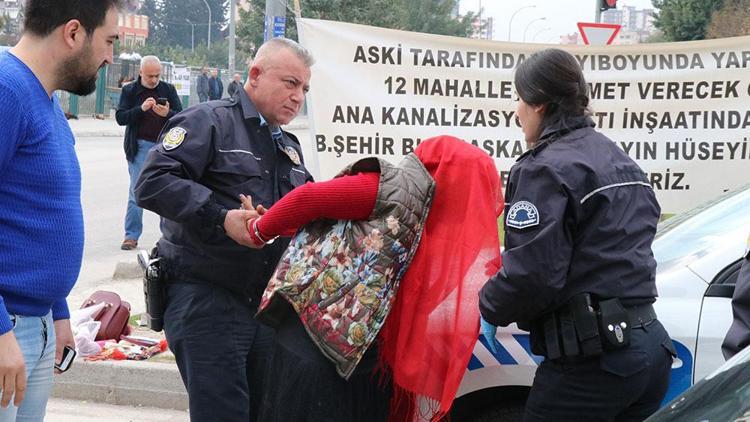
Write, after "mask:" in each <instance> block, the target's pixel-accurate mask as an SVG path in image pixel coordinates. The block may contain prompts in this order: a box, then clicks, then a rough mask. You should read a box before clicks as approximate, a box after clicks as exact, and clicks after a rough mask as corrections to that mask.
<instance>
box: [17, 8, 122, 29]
mask: <svg viewBox="0 0 750 422" xmlns="http://www.w3.org/2000/svg"><path fill="white" fill-rule="evenodd" d="M122 4H123V0H27V1H26V7H25V10H24V15H25V17H24V21H23V26H24V32H29V33H31V34H34V35H37V36H40V37H46V36H47V35H49V34H51V33H52V31H54V30H55V28H57V27H58V26H60V25H65V24H66V23H67V22H68V21H71V20H73V19H77V20H78V21H79V22H81V25H82V26H83V28H84V29H85V30H86V33H87V34H89V35H91V34H92V33H93V32H94V30H95V29H96V28H98V27H100V26H102V25H103V24H104V18H105V16H106V15H107V12H108V11H109V9H110V8H111V7H113V6H114V7H116V8H117V9H121V8H122Z"/></svg>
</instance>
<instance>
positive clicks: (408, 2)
mask: <svg viewBox="0 0 750 422" xmlns="http://www.w3.org/2000/svg"><path fill="white" fill-rule="evenodd" d="M300 3H301V9H302V16H304V17H306V18H312V19H325V20H332V21H340V22H351V23H359V24H363V25H371V26H379V27H382V28H391V29H402V30H405V31H416V32H426V33H430V34H441V35H454V36H459V37H465V36H468V35H469V34H470V33H471V22H472V21H473V20H474V18H475V17H476V15H475V14H473V13H469V14H467V15H466V16H463V17H461V18H460V19H455V18H453V17H452V16H451V12H452V11H453V9H454V8H455V6H456V4H457V3H458V0H301V2H300ZM264 14H265V0H251V1H250V10H249V11H244V10H240V21H239V22H238V23H237V38H238V48H239V49H241V50H242V51H244V52H245V53H247V54H248V55H252V54H254V52H255V49H256V47H257V46H259V45H260V44H262V43H263V29H264V21H263V19H264ZM286 37H287V38H291V39H297V25H296V22H295V19H294V15H293V14H292V13H291V12H287V28H286Z"/></svg>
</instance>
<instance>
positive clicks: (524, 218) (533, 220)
mask: <svg viewBox="0 0 750 422" xmlns="http://www.w3.org/2000/svg"><path fill="white" fill-rule="evenodd" d="M505 224H506V225H508V227H513V228H516V229H526V228H529V227H534V226H537V225H539V211H538V210H537V209H536V206H535V205H534V204H532V203H531V202H528V201H518V202H516V203H515V204H513V205H512V206H511V207H510V209H509V210H508V216H507V217H506V218H505Z"/></svg>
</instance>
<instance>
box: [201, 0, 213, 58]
mask: <svg viewBox="0 0 750 422" xmlns="http://www.w3.org/2000/svg"><path fill="white" fill-rule="evenodd" d="M203 4H205V5H206V9H208V41H207V44H208V48H211V6H209V5H208V2H207V1H206V0H203Z"/></svg>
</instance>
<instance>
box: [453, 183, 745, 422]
mask: <svg viewBox="0 0 750 422" xmlns="http://www.w3.org/2000/svg"><path fill="white" fill-rule="evenodd" d="M748 234H750V185H748V186H745V187H743V188H740V189H737V190H734V191H732V192H729V193H727V194H725V195H724V196H722V197H720V198H719V199H717V200H714V201H712V202H709V203H706V204H704V205H701V206H699V207H697V208H695V209H693V210H691V211H688V212H686V213H683V214H680V215H678V216H675V217H672V218H670V219H669V220H666V221H665V222H664V223H662V224H660V225H659V229H658V230H657V234H656V239H655V241H654V244H653V250H654V255H655V257H656V261H657V273H656V284H657V288H658V292H659V297H658V298H657V300H656V303H655V305H654V306H655V308H656V312H657V314H658V315H659V320H660V321H661V322H662V324H663V325H664V327H665V328H666V329H667V331H668V332H669V334H670V336H671V337H672V339H673V342H674V345H675V348H676V349H677V355H678V357H677V359H675V361H674V363H673V365H672V377H671V382H670V388H669V391H668V392H667V396H666V398H665V399H664V403H667V402H668V401H670V400H671V399H672V398H674V397H675V396H677V395H679V394H680V393H681V392H683V391H684V390H685V389H687V388H688V387H690V386H691V385H692V384H693V383H694V382H695V381H697V380H699V379H701V378H703V377H704V376H706V375H708V374H709V373H711V372H712V371H714V370H715V369H716V368H718V367H719V366H721V365H722V364H723V363H724V358H723V356H722V354H721V342H722V340H723V339H724V335H725V334H726V332H727V330H728V329H729V326H730V324H731V322H732V311H731V299H732V293H733V292H734V283H735V281H736V279H737V274H738V272H739V268H740V264H741V257H742V256H743V253H744V251H745V247H746V239H747V237H748ZM497 340H498V341H499V343H500V346H501V347H499V348H498V350H497V352H496V353H493V352H492V351H491V350H490V349H489V346H488V344H487V342H486V341H485V339H484V338H483V337H482V336H480V337H479V341H478V342H477V345H476V347H475V348H474V354H473V356H472V357H471V361H470V362H469V366H468V369H467V371H466V375H465V376H464V378H463V381H462V383H461V386H460V387H459V391H458V393H457V395H456V397H457V398H456V401H455V403H454V407H453V411H452V416H453V419H454V420H456V421H477V422H478V421H515V420H520V418H521V415H522V413H523V405H524V402H525V400H526V396H527V395H528V392H529V388H530V387H531V384H532V380H533V377H534V371H535V370H536V367H537V365H538V364H539V362H541V360H542V358H541V357H540V356H535V355H534V354H532V353H531V347H530V345H529V335H528V333H527V332H525V331H521V330H519V329H518V328H517V327H515V325H511V326H510V327H507V328H501V329H499V330H498V334H497Z"/></svg>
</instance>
